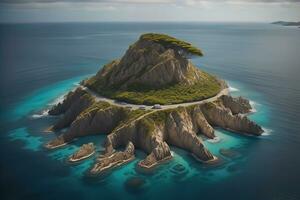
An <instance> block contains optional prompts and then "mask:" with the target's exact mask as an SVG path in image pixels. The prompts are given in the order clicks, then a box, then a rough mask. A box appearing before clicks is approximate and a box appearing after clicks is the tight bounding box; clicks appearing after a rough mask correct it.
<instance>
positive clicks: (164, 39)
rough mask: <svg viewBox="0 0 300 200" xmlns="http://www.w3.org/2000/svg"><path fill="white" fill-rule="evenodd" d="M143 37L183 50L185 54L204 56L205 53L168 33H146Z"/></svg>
mask: <svg viewBox="0 0 300 200" xmlns="http://www.w3.org/2000/svg"><path fill="white" fill-rule="evenodd" d="M141 39H144V40H149V41H153V42H157V43H159V44H161V45H163V46H165V47H166V48H172V49H177V50H182V51H183V52H184V53H185V54H192V55H197V56H203V53H202V51H201V50H200V49H199V48H197V47H195V46H193V45H191V44H190V43H188V42H185V41H182V40H179V39H177V38H174V37H171V36H169V35H166V34H158V33H146V34H143V35H142V36H141Z"/></svg>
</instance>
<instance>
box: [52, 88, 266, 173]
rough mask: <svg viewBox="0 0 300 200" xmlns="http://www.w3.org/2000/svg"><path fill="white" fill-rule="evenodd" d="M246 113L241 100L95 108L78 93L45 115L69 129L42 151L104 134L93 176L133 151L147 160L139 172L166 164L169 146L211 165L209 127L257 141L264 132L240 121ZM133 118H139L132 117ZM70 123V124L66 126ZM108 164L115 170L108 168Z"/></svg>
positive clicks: (96, 104)
mask: <svg viewBox="0 0 300 200" xmlns="http://www.w3.org/2000/svg"><path fill="white" fill-rule="evenodd" d="M75 97H76V98H75ZM74 98H75V100H74ZM80 99H91V102H93V103H92V104H91V105H90V106H89V107H87V108H85V109H84V110H82V107H80V106H76V105H77V104H78V101H79V100H80ZM71 100H73V102H72V103H70V102H71ZM58 108H59V109H58ZM62 108H64V109H62ZM250 109H251V106H250V104H249V102H248V101H247V100H245V99H243V98H241V97H239V98H233V97H230V96H221V97H220V98H219V99H217V100H216V101H214V102H208V103H204V104H201V105H193V106H189V107H178V108H175V109H167V110H152V111H139V110H137V111H133V110H129V109H127V108H124V107H119V106H114V105H110V104H108V103H106V102H101V101H100V102H95V100H94V99H93V97H92V96H91V95H89V94H88V93H86V92H83V91H82V90H80V89H78V90H76V91H75V92H71V93H70V94H69V95H67V97H66V99H65V101H64V102H63V103H61V104H59V105H58V106H55V107H54V109H53V110H51V111H50V112H49V113H55V114H57V113H62V112H64V115H62V118H61V119H60V120H59V121H58V122H57V123H58V124H61V123H62V121H64V120H65V119H67V120H66V122H68V123H66V122H65V123H64V124H70V127H69V129H68V130H67V131H66V132H65V133H64V134H63V135H61V136H59V137H58V138H57V139H55V140H53V141H50V142H49V143H48V144H47V145H46V146H47V147H49V148H55V147H56V146H61V145H63V144H66V143H68V142H71V141H72V140H73V139H75V138H78V137H82V136H86V135H93V134H107V139H106V142H105V153H104V155H102V156H101V159H98V161H97V162H96V163H95V166H94V167H93V168H92V171H91V173H93V174H96V173H101V172H102V171H105V170H106V169H109V168H110V167H113V166H118V165H121V164H123V163H126V162H127V161H130V160H132V159H133V158H134V148H138V149H141V150H143V151H144V152H146V153H147V154H148V155H147V157H146V158H145V159H144V160H142V161H140V162H139V166H140V167H144V168H151V167H153V166H155V165H157V164H158V163H160V162H161V161H163V160H166V159H169V158H171V151H170V148H169V145H173V146H176V147H179V148H182V149H185V150H187V151H189V152H191V153H192V154H193V155H194V156H195V157H196V158H197V159H199V160H201V161H203V162H208V161H212V160H215V157H214V156H213V155H212V154H211V153H210V152H209V149H207V148H206V147H205V146H204V144H203V138H204V139H205V138H214V137H215V134H214V129H213V126H218V127H222V128H224V129H229V130H232V131H235V132H242V133H247V134H253V135H260V134H261V133H262V132H263V130H262V129H261V127H260V126H258V125H257V124H256V123H254V122H252V121H250V120H249V119H248V118H247V116H245V115H241V114H244V113H246V112H247V111H249V110H250ZM58 110H59V111H60V112H58ZM54 111H55V112H54ZM71 111H72V112H71ZM134 112H136V113H138V114H133V113H134ZM66 115H67V116H68V117H66ZM70 119H73V121H72V122H71V123H69V122H70V121H69V120H70ZM55 127H59V126H57V125H55ZM199 136H202V137H199ZM128 145H129V146H128ZM125 146H127V148H126V150H125V151H123V152H120V151H116V149H117V148H119V147H125ZM128 148H129V149H128ZM130 149H131V150H130ZM132 149H133V150H132ZM109 162H112V163H114V164H112V165H109V164H108V163H109Z"/></svg>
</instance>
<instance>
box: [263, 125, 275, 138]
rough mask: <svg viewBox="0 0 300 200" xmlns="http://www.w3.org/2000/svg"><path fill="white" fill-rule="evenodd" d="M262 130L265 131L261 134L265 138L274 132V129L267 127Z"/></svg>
mask: <svg viewBox="0 0 300 200" xmlns="http://www.w3.org/2000/svg"><path fill="white" fill-rule="evenodd" d="M262 129H263V130H264V132H263V134H261V135H263V136H268V135H271V132H273V130H272V129H268V128H265V127H263V128H262Z"/></svg>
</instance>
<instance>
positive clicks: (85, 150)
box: [69, 142, 95, 162]
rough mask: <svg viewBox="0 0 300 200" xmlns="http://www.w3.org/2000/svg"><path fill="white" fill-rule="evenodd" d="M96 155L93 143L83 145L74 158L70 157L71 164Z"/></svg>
mask: <svg viewBox="0 0 300 200" xmlns="http://www.w3.org/2000/svg"><path fill="white" fill-rule="evenodd" d="M94 153H95V145H94V144H93V143H92V142H91V143H88V144H83V145H82V146H81V147H80V148H79V150H78V151H76V152H75V153H74V154H73V155H72V156H70V158H69V161H70V162H78V161H81V160H83V159H86V158H88V157H90V156H91V155H93V154H94Z"/></svg>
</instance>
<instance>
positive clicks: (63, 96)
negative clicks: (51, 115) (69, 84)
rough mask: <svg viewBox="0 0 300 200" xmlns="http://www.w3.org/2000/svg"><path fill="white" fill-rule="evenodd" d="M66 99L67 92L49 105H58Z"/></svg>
mask: <svg viewBox="0 0 300 200" xmlns="http://www.w3.org/2000/svg"><path fill="white" fill-rule="evenodd" d="M64 99H65V94H63V95H61V96H59V97H58V98H56V99H55V100H54V101H52V102H51V103H49V104H48V105H49V106H53V105H57V104H58V103H62V102H63V100H64Z"/></svg>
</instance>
